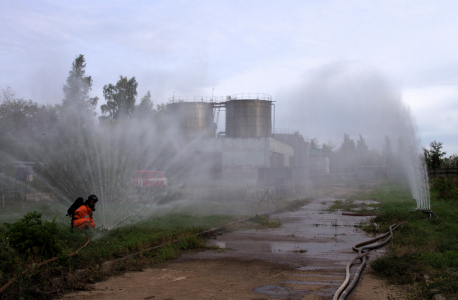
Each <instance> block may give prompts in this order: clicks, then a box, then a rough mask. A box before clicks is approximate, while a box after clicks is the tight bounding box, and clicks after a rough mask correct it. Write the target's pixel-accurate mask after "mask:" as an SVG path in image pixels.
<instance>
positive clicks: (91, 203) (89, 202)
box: [85, 195, 99, 210]
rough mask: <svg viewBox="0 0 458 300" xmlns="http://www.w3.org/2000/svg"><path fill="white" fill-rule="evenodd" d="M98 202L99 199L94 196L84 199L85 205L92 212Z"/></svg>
mask: <svg viewBox="0 0 458 300" xmlns="http://www.w3.org/2000/svg"><path fill="white" fill-rule="evenodd" d="M97 201H99V199H98V198H97V196H96V195H89V196H88V197H87V199H86V203H85V204H87V205H89V207H90V208H91V209H92V210H95V203H96V202H97Z"/></svg>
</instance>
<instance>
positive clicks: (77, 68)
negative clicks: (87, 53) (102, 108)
mask: <svg viewBox="0 0 458 300" xmlns="http://www.w3.org/2000/svg"><path fill="white" fill-rule="evenodd" d="M85 73H86V60H85V58H84V55H82V54H80V55H78V56H77V57H76V58H75V60H74V61H73V63H72V69H71V70H70V72H69V74H68V77H67V84H66V85H64V87H63V91H64V95H65V98H64V99H63V106H64V107H72V108H75V109H77V110H88V109H94V108H95V107H96V106H97V101H98V98H97V97H95V98H89V95H88V94H89V91H90V90H91V88H92V78H91V76H84V75H85Z"/></svg>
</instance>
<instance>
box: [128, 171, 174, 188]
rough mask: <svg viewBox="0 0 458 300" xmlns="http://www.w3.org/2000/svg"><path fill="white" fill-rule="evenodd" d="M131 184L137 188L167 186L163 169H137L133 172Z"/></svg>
mask: <svg viewBox="0 0 458 300" xmlns="http://www.w3.org/2000/svg"><path fill="white" fill-rule="evenodd" d="M132 185H133V186H134V187H138V188H156V187H167V178H165V177H164V172H163V171H149V170H138V171H135V172H134V175H133V178H132Z"/></svg>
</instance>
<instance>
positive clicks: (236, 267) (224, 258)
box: [62, 198, 403, 300]
mask: <svg viewBox="0 0 458 300" xmlns="http://www.w3.org/2000/svg"><path fill="white" fill-rule="evenodd" d="M333 201H334V199H333V198H321V199H316V200H314V201H312V202H311V203H310V204H307V205H306V206H304V207H302V208H301V209H300V210H299V211H296V212H286V213H281V214H277V215H272V216H271V218H273V219H275V218H279V219H280V220H281V222H282V226H281V228H278V229H262V230H245V231H236V232H231V233H228V234H224V235H221V236H218V237H217V238H216V239H212V240H210V241H209V242H208V243H209V244H210V245H218V246H219V247H220V249H219V250H212V251H205V252H188V253H185V254H184V255H182V256H181V257H180V258H179V259H178V260H176V261H174V262H170V263H166V264H163V265H158V266H156V267H153V268H149V269H147V270H145V271H144V272H130V273H126V274H124V275H123V276H119V277H112V278H110V279H108V280H107V281H105V282H99V283H96V284H94V285H93V286H92V287H93V288H94V290H93V291H90V292H78V293H74V294H68V295H66V296H65V297H63V298H62V299H67V300H69V299H155V300H156V299H160V300H172V299H173V300H179V299H291V300H295V299H331V298H332V295H333V294H334V292H335V290H336V289H337V288H338V287H339V286H340V285H341V284H342V282H343V280H344V276H345V265H346V264H347V263H348V261H350V260H351V259H352V258H353V257H354V256H355V253H354V252H353V251H352V250H351V246H352V245H353V244H356V243H358V242H361V241H364V240H367V239H369V237H368V236H366V235H365V233H364V232H362V231H361V230H360V229H358V228H355V227H354V225H355V224H357V223H359V222H360V221H361V220H364V218H365V217H353V216H342V214H341V213H340V212H328V211H327V210H326V208H327V207H328V206H329V205H330V204H331V203H332V202H333ZM381 254H382V252H380V250H379V252H378V253H377V252H375V253H373V254H371V258H374V257H375V256H376V255H381ZM388 296H389V297H391V298H392V299H395V298H396V299H403V297H402V291H400V290H398V289H397V288H395V287H390V286H386V285H385V284H384V283H383V282H382V281H380V280H377V279H375V278H374V276H373V275H372V272H371V270H370V268H366V271H365V272H364V274H363V277H362V280H361V282H360V284H359V285H358V286H357V288H356V289H355V290H354V291H353V292H352V294H351V295H350V296H349V297H347V299H349V300H363V299H364V300H367V299H374V300H377V299H384V300H385V299H388Z"/></svg>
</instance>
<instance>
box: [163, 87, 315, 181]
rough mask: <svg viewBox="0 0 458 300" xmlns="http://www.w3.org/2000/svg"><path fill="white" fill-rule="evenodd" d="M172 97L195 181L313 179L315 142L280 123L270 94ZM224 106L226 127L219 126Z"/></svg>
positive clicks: (174, 118)
mask: <svg viewBox="0 0 458 300" xmlns="http://www.w3.org/2000/svg"><path fill="white" fill-rule="evenodd" d="M199 100H200V101H199ZM169 102H170V103H169V104H167V109H166V111H167V112H168V115H169V117H170V120H171V121H172V122H174V123H175V124H176V125H177V127H178V131H179V132H180V134H181V136H182V137H183V139H184V140H185V141H186V152H187V153H188V154H190V155H188V156H187V160H188V163H189V164H190V165H191V167H190V168H189V174H188V176H187V177H188V178H189V180H190V181H194V182H200V183H204V182H208V183H209V184H212V185H215V184H217V185H220V186H228V187H230V186H237V187H241V186H243V187H262V186H279V185H284V184H299V185H304V184H306V183H307V181H308V169H309V167H308V156H309V148H310V147H309V143H308V141H307V140H305V139H304V138H303V137H302V135H300V134H299V132H298V131H293V130H279V129H275V128H274V127H275V125H274V124H275V104H274V102H273V101H272V98H271V96H270V95H266V94H238V95H233V96H227V97H226V98H224V99H216V98H214V97H212V98H199V99H198V100H197V101H196V99H186V98H175V97H174V98H172V99H170V101H169ZM220 112H225V131H224V132H222V131H220V132H217V124H218V119H219V116H220Z"/></svg>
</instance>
